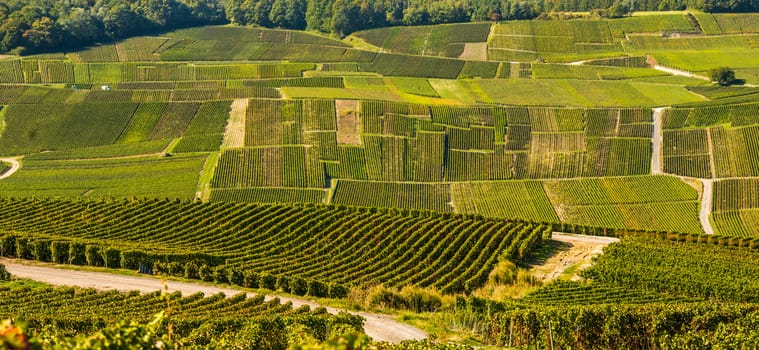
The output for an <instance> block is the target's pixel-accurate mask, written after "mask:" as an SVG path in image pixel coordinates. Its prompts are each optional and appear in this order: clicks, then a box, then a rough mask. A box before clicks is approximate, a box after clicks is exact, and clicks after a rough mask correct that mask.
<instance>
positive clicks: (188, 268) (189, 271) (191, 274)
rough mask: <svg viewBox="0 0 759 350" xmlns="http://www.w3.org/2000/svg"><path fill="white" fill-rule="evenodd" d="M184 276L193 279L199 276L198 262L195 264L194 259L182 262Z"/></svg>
mask: <svg viewBox="0 0 759 350" xmlns="http://www.w3.org/2000/svg"><path fill="white" fill-rule="evenodd" d="M184 277H185V278H193V279H198V278H200V273H199V271H198V264H196V263H195V262H194V261H190V262H188V263H186V264H184Z"/></svg>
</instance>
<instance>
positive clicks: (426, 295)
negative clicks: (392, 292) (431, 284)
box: [400, 286, 443, 312]
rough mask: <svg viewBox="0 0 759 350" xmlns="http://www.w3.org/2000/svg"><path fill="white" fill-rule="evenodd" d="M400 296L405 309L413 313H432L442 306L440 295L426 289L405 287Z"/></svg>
mask: <svg viewBox="0 0 759 350" xmlns="http://www.w3.org/2000/svg"><path fill="white" fill-rule="evenodd" d="M400 294H401V297H402V298H403V299H404V304H405V305H406V307H407V308H408V309H409V310H413V311H415V312H425V311H427V312H434V311H437V310H438V309H439V308H440V307H441V306H443V301H442V299H441V298H440V295H438V294H437V293H435V292H432V291H429V290H426V289H421V288H418V287H413V286H406V287H403V289H401V293H400Z"/></svg>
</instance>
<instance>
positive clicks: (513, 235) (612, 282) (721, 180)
mask: <svg viewBox="0 0 759 350" xmlns="http://www.w3.org/2000/svg"><path fill="white" fill-rule="evenodd" d="M178 3H181V4H183V6H184V5H187V6H200V5H198V4H196V2H191V1H179V2H178ZM188 4H189V5H188ZM261 4H263V3H259V5H261ZM283 4H284V3H280V2H274V3H273V4H271V9H264V8H261V6H263V5H261V6H259V5H256V6H255V8H256V10H255V11H253V10H252V8H253V7H254V6H253V4H252V3H251V4H248V3H247V2H246V3H245V5H244V6H249V7H251V10H250V12H244V11H243V12H240V13H235V16H237V17H235V21H233V23H238V22H240V21H253V19H251V18H248V17H251V16H253V14H254V13H255V15H256V16H259V15H260V13H258V12H257V11H259V10H260V11H270V13H269V12H267V14H266V15H265V16H264V17H266V18H265V19H266V20H268V21H270V22H275V21H277V23H281V21H284V18H285V17H287V16H293V15H294V13H295V12H298V11H300V10H301V9H290V8H284V7H288V6H290V5H289V4H284V5H283ZM227 5H228V6H226V7H225V8H222V7H219V9H218V11H220V12H222V13H223V12H224V11H225V10H226V11H230V10H231V9H233V8H235V6H237V5H236V4H232V3H230V4H227ZM303 5H304V7H303V9H302V11H301V12H303V15H304V16H306V17H319V15H318V12H319V11H336V14H335V16H336V17H334V18H333V20H335V19H340V17H339V16H337V14H339V13H338V12H340V11H346V12H345V13H346V14H347V13H350V11H354V10H355V11H357V12H356V13H361V15H362V16H363V13H364V12H365V11H370V12H371V11H375V10H376V9H375V8H374V6H376V4H375V3H372V2H369V3H363V4H360V6H359V4H357V3H355V4H347V3H346V4H342V3H335V4H334V6H332V4H331V3H325V4H315V3H312V2H310V1H309V2H308V4H307V5H308V6H307V8H306V6H305V5H306V4H305V3H303ZM326 5H329V6H331V7H324V8H321V7H323V6H326ZM354 5H355V6H354ZM522 5H523V4H521V3H520V4H516V3H513V4H511V6H513V7H511V10H510V11H511V12H508V13H503V14H501V13H495V12H493V13H487V14H479V16H485V17H482V18H484V19H487V18H491V19H496V18H500V16H502V15H503V16H512V17H513V16H516V15H519V14H520V13H521V12H525V11H528V9H526V8H522ZM565 5H566V4H565ZM637 5H638V6H641V4H637ZM670 5H671V4H669V5H666V6H670ZM135 6H137V5H135ZM241 6H242V5H241ZM342 6H347V7H348V8H345V9H343V8H342ZM399 6H400V5H399ZM403 6H408V4H406V5H403ZM419 6H420V7H419V9H414V11H411V10H408V9H407V10H408V13H407V14H406V13H404V14H403V16H401V17H404V18H403V20H402V21H401V20H400V19H398V20H397V21H399V22H398V23H405V21H411V20H415V19H414V17H413V16H424V15H423V12H416V11H422V10H424V11H428V10H430V9H433V10H434V8H428V6H432V5H429V4H420V5H419ZM457 6H458V5H457ZM536 6H537V5H536ZM541 6H542V5H541ZM556 6H559V5H556ZM562 6H563V5H562ZM567 6H568V5H567ZM662 6H664V5H662ZM354 7H355V8H354ZM193 8H194V7H193ZM14 11H15V10H14ZM188 11H189V7H188ZM241 11H242V10H241ZM293 11H295V12H293ZM384 11H385V10H382V12H383V16H387V18H386V19H387V20H388V21H389V20H390V17H392V16H395V15H397V14H396V13H395V12H394V11H395V10H392V11H391V9H387V11H389V12H384ZM430 11H432V10H430ZM478 11H479V10H478ZM520 11H521V12H520ZM391 12H392V13H391ZM283 13H286V14H283ZM306 13H308V15H306ZM340 13H342V12H340ZM391 15H392V16H391ZM426 15H427V16H428V17H427V18H426V19H425V20H424V22H425V23H436V22H438V21H441V19H440V18H438V17H435V16H433V15H442V13H437V12H435V11H432V12H426ZM555 15H556V16H562V17H564V16H570V17H571V16H583V13H582V12H562V13H561V14H555ZM246 16H247V17H246ZM329 16H333V14H332V13H330V15H329ZM357 16H358V15H357ZM520 16H521V15H520ZM550 16H553V15H550ZM550 16H549V15H548V14H546V16H544V17H550ZM0 17H1V16H0ZM264 17H261V18H264ZM353 17H356V16H353ZM353 17H351V16H348V15H346V18H348V19H350V18H353ZM406 17H408V18H406ZM9 18H10V17H9ZM14 18H15V17H14ZM504 18H505V17H504ZM509 18H511V17H509ZM541 18H542V17H541ZM257 20H258V19H257ZM6 21H7V20H5V19H4V20H0V22H3V23H4V24H5V23H6ZM72 21H73V20H72ZM420 21H421V19H420ZM446 21H448V20H446ZM108 23H110V22H108ZM216 23H221V21H220V22H216ZM43 24H44V23H42V22H40V23H37V27H35V28H37V29H39V28H38V27H39V26H42V25H43ZM270 24H272V25H273V23H270ZM72 25H73V24H72ZM108 25H110V24H108ZM321 25H322V26H330V25H334V26H339V25H340V23H339V21H338V22H334V21H333V22H332V23H330V24H325V23H322V24H321ZM303 27H305V24H304V26H303ZM367 27H371V26H364V27H362V28H367ZM4 28H7V26H2V28H0V32H3V31H5V29H4ZM316 30H319V29H318V28H316V29H314V28H309V30H308V31H298V30H289V29H269V28H264V27H263V26H262V27H254V26H239V25H235V24H230V25H213V26H205V27H191V28H185V29H178V30H172V31H167V32H151V35H149V36H142V37H132V38H127V39H123V40H117V41H109V42H107V43H104V44H102V45H93V46H90V47H86V48H81V49H73V50H71V51H70V52H50V53H45V54H39V55H28V56H16V55H5V56H0V156H1V157H2V158H1V159H0V176H1V175H3V174H6V175H9V176H3V178H2V179H0V256H3V257H6V258H7V257H10V258H14V259H27V260H37V261H38V262H40V263H58V264H70V265H85V266H87V269H100V268H105V269H119V268H120V269H127V270H137V269H140V270H141V271H142V272H148V273H153V274H158V275H163V276H166V277H169V276H173V277H178V278H185V279H189V280H198V281H204V282H208V283H217V284H228V285H230V286H235V287H236V288H249V289H255V290H259V291H262V292H263V293H275V292H276V293H285V294H290V295H294V296H308V297H310V298H319V299H316V300H317V301H316V302H318V303H321V304H329V305H330V306H334V307H335V308H336V309H337V308H339V309H346V308H347V309H354V310H355V309H359V308H360V309H361V310H365V311H366V310H375V309H383V310H384V311H386V312H389V313H393V316H382V317H384V318H387V319H390V318H392V317H395V316H397V315H398V314H399V312H403V316H402V317H401V316H399V318H403V319H404V320H407V321H408V320H412V321H413V322H414V323H415V324H416V325H417V326H419V327H423V328H424V329H425V331H427V332H429V334H430V336H431V337H433V338H437V339H440V340H441V341H448V340H455V341H457V342H464V343H466V344H468V345H473V346H476V347H487V346H504V347H506V346H509V347H513V346H516V347H524V348H554V346H555V347H556V348H578V349H598V348H615V347H623V348H631V349H638V348H650V347H653V348H678V347H681V345H682V344H688V345H689V346H693V347H699V346H698V345H693V344H701V345H703V344H717V345H714V347H715V348H717V347H719V346H722V345H724V344H725V343H726V342H727V341H729V340H731V339H734V338H731V337H732V336H733V334H741V335H740V336H744V335H745V333H746V332H745V330H746V329H756V328H757V322H756V320H757V319H759V318H758V317H757V314H758V313H759V311H758V310H759V306H757V304H755V303H757V302H758V301H759V294H757V290H759V289H757V286H756V282H755V281H753V280H752V279H751V276H755V275H756V271H755V270H756V268H755V266H756V261H757V260H759V259H758V258H757V256H756V251H757V250H756V249H757V248H758V247H759V243H757V237H759V229H757V227H759V102H757V101H759V88H757V87H756V86H754V85H752V84H756V83H757V82H759V78H758V77H759V75H758V74H757V72H759V58H757V57H759V15H756V14H750V13H746V14H711V13H703V12H696V11H691V10H688V11H671V12H664V13H639V12H636V13H635V15H634V16H623V18H618V19H601V18H584V19H571V20H548V19H539V20H538V19H535V20H518V21H513V20H508V21H507V20H501V21H497V22H475V23H455V24H444V25H424V26H415V27H410V26H390V27H385V28H375V29H369V30H363V31H357V32H353V33H352V34H350V35H348V36H347V37H345V38H342V39H341V38H339V37H338V36H326V35H321V34H317V32H316ZM34 33H36V32H34V31H33V30H31V29H30V30H29V31H28V33H27V34H26V37H29V36H30V35H31V36H32V37H30V38H31V39H34ZM0 34H1V33H0ZM31 39H29V40H31ZM25 40H26V39H25ZM0 45H5V42H4V43H0ZM721 66H727V67H730V68H731V69H734V71H735V73H736V78H738V79H739V82H738V85H737V86H719V85H717V84H714V83H712V82H710V81H708V79H707V78H704V77H706V76H709V74H710V70H712V69H714V68H717V67H721ZM16 162H18V164H20V168H19V169H18V171H15V170H16V169H15V168H14V169H13V170H14V171H15V172H14V171H9V170H10V169H11V163H13V164H14V165H15V164H16ZM712 231H713V232H714V233H715V234H711V233H712ZM554 232H563V233H567V234H587V235H600V236H615V237H617V238H619V239H620V240H621V241H619V242H618V243H612V244H609V245H608V246H606V247H605V248H603V254H601V255H600V256H598V257H596V258H593V259H592V261H591V258H590V257H589V256H586V257H583V258H582V259H586V260H587V261H582V262H580V263H577V264H571V266H569V265H570V264H567V263H563V264H564V265H566V266H562V267H561V270H560V271H558V272H556V273H555V274H554V275H555V276H559V277H558V281H556V282H551V283H548V282H547V281H543V280H542V277H540V276H539V275H537V274H535V275H534V274H533V273H534V270H533V267H535V266H536V265H541V264H546V261H548V260H549V259H552V258H554V259H555V258H558V257H562V256H563V255H562V254H576V255H577V256H579V255H580V254H579V253H578V252H577V251H576V250H574V249H575V248H576V247H573V246H572V244H570V243H567V242H565V241H558V240H552V239H551V237H552V234H553V233H554ZM707 233H709V234H707ZM573 239H576V240H579V241H581V242H582V245H583V247H586V248H587V249H588V250H587V252H590V251H593V253H592V255H596V253H599V254H600V252H601V246H600V245H599V246H594V244H598V242H597V241H594V239H595V240H598V239H599V238H588V237H585V236H573ZM604 239H605V240H616V238H611V237H609V238H604ZM579 241H578V242H579ZM604 244H608V242H605V243H604ZM588 247H589V248H588ZM583 254H585V253H583ZM4 261H6V260H4ZM704 262H708V264H704ZM14 263H16V262H15V261H14ZM591 264H592V267H590V268H588V269H587V270H583V271H582V272H580V270H581V266H582V267H584V266H586V265H591ZM0 267H2V266H0ZM4 271H5V270H4V269H0V279H3V276H4V273H3V272H4ZM569 279H576V280H578V281H571V282H570V281H568V280H569ZM544 283H545V284H544ZM3 296H6V297H9V298H11V297H10V296H14V297H12V298H11V299H13V300H11V301H9V303H7V305H5V304H3V305H0V317H2V318H5V317H20V316H24V318H26V319H27V320H28V321H29V324H30V327H31V328H33V329H35V330H36V329H39V328H40V327H42V328H44V327H53V326H50V325H55V327H58V328H60V331H61V332H62V333H61V334H63V333H65V334H67V335H70V334H77V333H79V334H83V333H88V334H89V333H92V332H93V331H95V330H99V329H102V328H103V327H109V326H111V325H113V324H114V322H112V321H113V320H114V318H125V319H126V318H128V319H135V320H138V321H140V322H147V321H148V320H149V317H150V316H151V315H153V314H154V313H155V312H159V311H161V310H163V306H161V305H166V304H165V303H167V302H168V303H170V304H171V305H172V306H171V311H172V314H171V315H170V317H171V320H172V321H171V322H172V323H171V324H172V325H173V327H175V332H176V334H175V336H176V337H177V338H176V339H181V342H183V343H182V344H193V345H199V346H207V347H221V348H223V347H229V344H242V343H241V342H243V341H248V340H249V339H247V338H244V337H245V336H247V335H250V336H251V339H254V338H255V339H254V340H255V342H254V340H250V342H248V343H246V344H247V345H246V346H240V347H253V348H255V347H261V348H278V349H284V348H288V346H295V344H301V343H309V344H310V343H318V342H319V341H324V340H327V339H328V338H330V337H333V336H339V335H340V334H342V333H340V332H342V331H348V332H350V333H361V332H364V331H368V328H369V327H368V326H367V329H364V326H362V324H363V321H364V320H363V319H362V318H360V317H359V316H355V315H348V314H342V313H341V314H338V315H332V314H329V313H327V312H325V310H322V309H321V308H320V309H317V310H311V309H309V308H293V307H292V306H291V305H289V304H287V303H284V304H282V303H280V302H279V301H264V299H263V298H262V297H252V298H250V297H246V296H244V295H239V296H235V297H231V298H226V297H225V296H222V295H214V296H203V295H199V294H196V295H190V296H181V295H177V294H170V295H159V294H158V293H153V294H146V295H138V294H137V293H117V292H107V293H102V292H96V291H94V290H84V289H72V288H52V287H48V286H42V285H39V284H34V283H32V282H30V281H26V280H19V279H13V280H11V281H10V282H8V281H0V298H2V297H3ZM6 299H7V298H6ZM63 300H67V301H68V304H66V305H64V304H65V303H63ZM267 300H268V299H267ZM162 303H163V304H162ZM100 304H103V305H105V306H100ZM159 304H161V305H159ZM109 305H110V306H109ZM44 306H54V307H53V308H49V307H48V308H49V309H50V310H46V309H45V308H44ZM330 310H332V309H330ZM400 310H403V311H400ZM74 311H76V312H77V316H76V317H73V318H71V317H69V316H70V314H71V313H72V312H74ZM335 312H337V311H335ZM354 312H355V311H354ZM365 315H369V314H365ZM212 316H213V317H212ZM370 317H373V316H370ZM382 317H380V318H382ZM378 319H379V318H378ZM662 325H664V326H662ZM3 327H5V326H3V325H0V334H4V333H3V330H2V328H3ZM45 329H47V328H45ZM740 330H744V331H740ZM392 331H393V330H392V329H391V330H389V331H388V332H390V333H392ZM256 332H257V333H256ZM419 332H420V333H421V334H424V332H422V331H421V330H419ZM272 334H273V335H274V336H273V337H272V338H271V339H269V338H266V337H267V336H269V335H272ZM751 334H753V333H751ZM633 335H634V336H633ZM349 337H350V336H349ZM305 338H308V341H307V342H306V341H305V340H303V341H301V340H302V339H305ZM312 338H313V339H312ZM754 338H755V337H754ZM754 338H752V339H749V340H748V341H746V342H745V343H746V344H755V343H756V339H754ZM219 339H221V340H223V341H222V342H221V343H220V342H219ZM283 339H284V340H283ZM346 339H352V338H346ZM356 339H359V338H356ZM391 339H400V338H391ZM725 339H727V340H725ZM735 339H739V340H736V341H735V343H736V344H738V343H740V342H741V341H745V340H746V339H745V338H735ZM544 340H546V341H547V342H545V343H543V341H544ZM224 341H228V342H227V343H224ZM267 341H271V342H276V344H275V343H266V342H267ZM341 341H342V340H341ZM362 341H363V340H356V342H357V343H356V344H352V343H351V344H350V345H349V346H348V347H351V348H354V345H356V346H355V348H366V347H364V346H363V345H360V344H359V343H360V342H362ZM751 341H753V343H752V342H751ZM1 342H2V340H0V343H1ZM361 344H364V343H361ZM366 344H368V341H367V342H366ZM441 344H442V343H435V342H433V341H428V342H419V343H409V344H402V345H399V346H398V347H390V345H387V347H385V346H386V345H382V346H380V348H382V349H385V348H388V349H389V348H398V349H410V348H433V347H435V346H441ZM342 345H344V344H342V343H341V345H340V346H342ZM446 346H447V345H446ZM451 346H453V345H451ZM683 346H684V345H683ZM724 347H725V348H728V346H724ZM749 347H751V346H750V345H749Z"/></svg>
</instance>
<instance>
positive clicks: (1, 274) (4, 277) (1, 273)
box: [0, 264, 11, 281]
mask: <svg viewBox="0 0 759 350" xmlns="http://www.w3.org/2000/svg"><path fill="white" fill-rule="evenodd" d="M10 279H11V274H10V272H8V270H7V269H6V268H5V265H3V264H0V281H10Z"/></svg>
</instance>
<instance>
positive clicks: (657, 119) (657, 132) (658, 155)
mask: <svg viewBox="0 0 759 350" xmlns="http://www.w3.org/2000/svg"><path fill="white" fill-rule="evenodd" d="M665 109H666V108H654V135H653V137H652V139H651V148H652V153H651V174H653V175H657V174H663V173H664V171H663V170H662V169H663V167H662V159H664V151H663V148H662V143H663V140H664V126H663V125H664V120H663V118H662V117H663V115H664V110H665Z"/></svg>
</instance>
